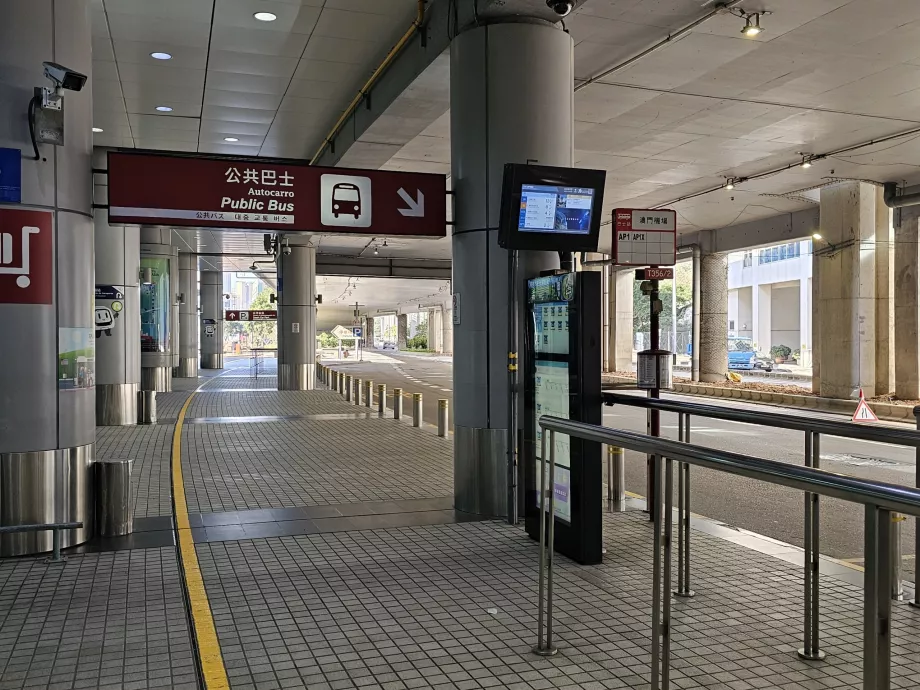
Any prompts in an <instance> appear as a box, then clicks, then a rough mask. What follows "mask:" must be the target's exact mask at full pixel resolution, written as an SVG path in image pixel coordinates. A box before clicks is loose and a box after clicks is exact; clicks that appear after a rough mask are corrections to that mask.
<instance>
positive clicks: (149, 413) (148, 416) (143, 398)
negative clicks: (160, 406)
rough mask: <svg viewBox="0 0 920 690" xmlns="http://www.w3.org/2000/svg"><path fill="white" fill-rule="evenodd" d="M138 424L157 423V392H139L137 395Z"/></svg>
mask: <svg viewBox="0 0 920 690" xmlns="http://www.w3.org/2000/svg"><path fill="white" fill-rule="evenodd" d="M137 423H138V424H156V423H157V392H156V391H138V393H137Z"/></svg>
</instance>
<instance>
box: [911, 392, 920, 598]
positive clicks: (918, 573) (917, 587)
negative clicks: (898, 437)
mask: <svg viewBox="0 0 920 690" xmlns="http://www.w3.org/2000/svg"><path fill="white" fill-rule="evenodd" d="M914 420H915V421H916V423H917V431H920V405H918V406H917V407H915V408H914ZM914 456H915V459H916V463H915V464H916V468H915V477H914V484H915V485H916V486H917V488H918V489H920V446H918V447H917V448H916V450H915V451H914ZM914 533H915V538H916V543H915V544H914V554H915V556H914V558H915V559H920V518H914ZM909 603H910V605H911V606H914V607H920V567H917V562H916V560H915V561H914V598H913V599H911V600H910V602H909Z"/></svg>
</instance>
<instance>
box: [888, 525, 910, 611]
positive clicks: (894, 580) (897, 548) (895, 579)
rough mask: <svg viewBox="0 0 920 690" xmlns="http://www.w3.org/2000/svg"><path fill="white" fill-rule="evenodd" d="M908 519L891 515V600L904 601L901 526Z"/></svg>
mask: <svg viewBox="0 0 920 690" xmlns="http://www.w3.org/2000/svg"><path fill="white" fill-rule="evenodd" d="M906 519H907V518H906V517H904V516H903V515H901V514H900V513H891V547H890V551H891V600H892V601H904V582H903V581H902V580H901V560H902V558H901V524H902V523H903V522H904V521H905V520H906Z"/></svg>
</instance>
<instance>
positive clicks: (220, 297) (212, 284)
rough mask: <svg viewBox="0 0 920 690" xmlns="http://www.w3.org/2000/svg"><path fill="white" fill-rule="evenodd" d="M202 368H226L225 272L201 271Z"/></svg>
mask: <svg viewBox="0 0 920 690" xmlns="http://www.w3.org/2000/svg"><path fill="white" fill-rule="evenodd" d="M199 334H200V338H201V368H202V369H223V368H224V274H223V273H221V272H220V271H202V272H201V328H200V331H199Z"/></svg>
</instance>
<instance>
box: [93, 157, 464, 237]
mask: <svg viewBox="0 0 920 690" xmlns="http://www.w3.org/2000/svg"><path fill="white" fill-rule="evenodd" d="M108 177H109V220H110V221H112V222H115V223H138V224H163V225H182V226H191V227H220V228H240V229H253V230H273V231H281V232H284V231H287V232H323V233H349V234H360V235H380V236H385V235H388V236H400V235H409V236H421V237H444V236H445V235H446V234H447V178H446V177H445V176H444V175H431V174H427V173H408V172H390V171H382V170H351V169H348V168H317V167H313V166H309V165H302V164H298V163H296V162H291V163H259V162H254V161H252V160H234V159H232V158H197V157H192V156H166V155H154V154H142V153H125V152H117V151H112V152H110V153H109V167H108Z"/></svg>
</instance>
